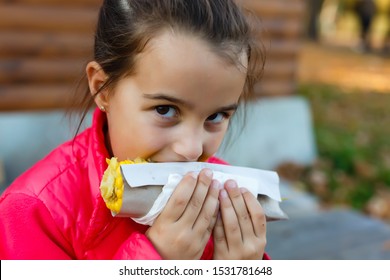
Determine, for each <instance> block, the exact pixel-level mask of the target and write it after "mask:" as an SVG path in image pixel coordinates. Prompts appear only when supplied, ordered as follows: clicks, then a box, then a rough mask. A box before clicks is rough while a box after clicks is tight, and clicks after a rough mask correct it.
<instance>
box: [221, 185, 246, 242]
mask: <svg viewBox="0 0 390 280" xmlns="http://www.w3.org/2000/svg"><path fill="white" fill-rule="evenodd" d="M219 201H220V205H221V206H220V210H221V217H222V222H223V228H224V231H225V236H226V242H227V244H228V247H229V248H231V247H234V246H239V244H240V243H242V235H241V228H240V224H239V223H238V218H237V215H236V211H235V210H234V207H233V205H232V203H231V201H230V198H229V195H228V193H227V192H226V190H225V189H222V190H221V191H220V193H219Z"/></svg>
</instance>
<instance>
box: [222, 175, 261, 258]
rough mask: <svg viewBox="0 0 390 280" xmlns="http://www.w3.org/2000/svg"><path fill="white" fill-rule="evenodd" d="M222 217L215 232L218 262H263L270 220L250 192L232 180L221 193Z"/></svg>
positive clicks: (227, 182)
mask: <svg viewBox="0 0 390 280" xmlns="http://www.w3.org/2000/svg"><path fill="white" fill-rule="evenodd" d="M219 199H220V215H218V219H217V222H216V225H215V228H214V259H236V260H238V259H240V260H243V259H245V260H249V259H257V260H260V259H262V258H263V254H264V249H265V245H266V220H265V215H264V212H263V208H262V207H261V205H260V203H259V202H258V201H257V199H256V198H255V197H254V196H253V195H252V194H251V193H250V192H249V191H248V190H246V189H244V188H242V189H240V188H238V186H237V183H236V182H235V181H233V180H228V181H226V183H225V188H224V189H222V190H221V191H220V196H219Z"/></svg>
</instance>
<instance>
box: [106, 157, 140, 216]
mask: <svg viewBox="0 0 390 280" xmlns="http://www.w3.org/2000/svg"><path fill="white" fill-rule="evenodd" d="M106 162H107V164H108V166H107V169H106V170H105V171H104V174H103V178H102V181H101V183H100V193H101V196H102V197H103V200H104V202H105V203H106V206H107V208H108V209H110V210H111V211H112V212H114V213H119V211H120V209H121V207H122V201H123V191H124V184H123V178H122V174H121V170H120V166H121V165H122V164H135V163H146V162H147V161H146V160H144V159H141V158H136V159H134V160H123V161H120V162H118V159H117V158H116V157H112V158H111V159H106Z"/></svg>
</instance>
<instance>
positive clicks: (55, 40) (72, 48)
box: [0, 30, 93, 59]
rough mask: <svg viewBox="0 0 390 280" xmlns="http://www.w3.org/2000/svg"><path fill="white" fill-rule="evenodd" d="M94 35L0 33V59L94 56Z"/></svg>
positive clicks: (24, 32)
mask: <svg viewBox="0 0 390 280" xmlns="http://www.w3.org/2000/svg"><path fill="white" fill-rule="evenodd" d="M92 52H93V34H91V35H90V36H86V35H84V34H77V33H76V34H74V33H70V34H66V33H65V34H58V33H56V32H27V31H21V32H11V31H8V30H6V31H2V32H1V33H0V57H5V58H7V59H10V58H20V57H23V56H29V57H35V58H37V57H45V58H54V57H59V56H61V57H62V58H64V57H72V58H77V57H82V58H86V57H89V56H92Z"/></svg>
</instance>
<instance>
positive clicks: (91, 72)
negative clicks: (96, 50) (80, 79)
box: [85, 61, 108, 111]
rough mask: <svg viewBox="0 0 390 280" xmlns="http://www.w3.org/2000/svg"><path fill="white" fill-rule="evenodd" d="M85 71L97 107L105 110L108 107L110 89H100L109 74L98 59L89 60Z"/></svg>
mask: <svg viewBox="0 0 390 280" xmlns="http://www.w3.org/2000/svg"><path fill="white" fill-rule="evenodd" d="M85 71H86V74H87V77H88V86H89V90H90V92H91V95H92V96H94V98H95V103H96V105H97V107H98V108H100V109H101V110H102V111H105V110H106V109H107V108H108V91H107V89H105V90H103V91H100V89H101V87H102V86H103V85H104V83H105V82H106V80H107V75H106V73H105V72H104V71H103V69H102V68H101V67H100V65H99V63H97V62H96V61H91V62H89V63H88V64H87V67H86V69H85ZM97 93H99V94H97Z"/></svg>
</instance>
